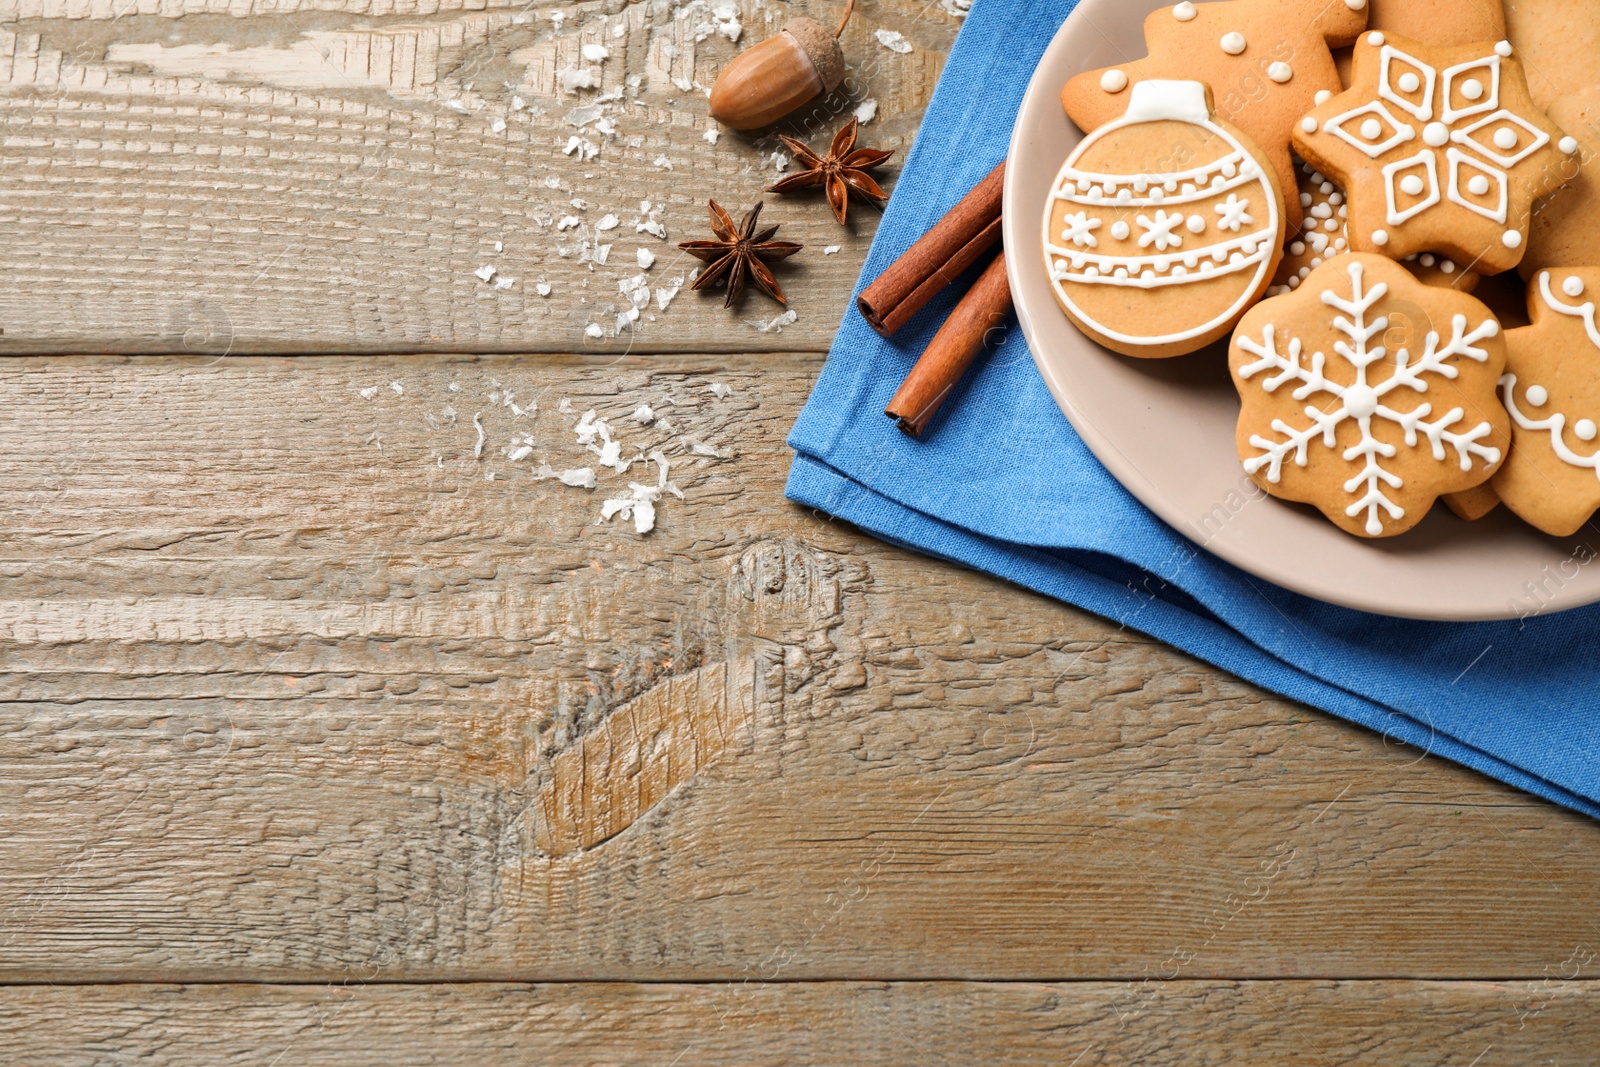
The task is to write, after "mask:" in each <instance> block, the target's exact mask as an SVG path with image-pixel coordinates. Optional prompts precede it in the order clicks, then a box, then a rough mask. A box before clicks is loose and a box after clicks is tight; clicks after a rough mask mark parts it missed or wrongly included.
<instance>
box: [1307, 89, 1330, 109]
mask: <svg viewBox="0 0 1600 1067" xmlns="http://www.w3.org/2000/svg"><path fill="white" fill-rule="evenodd" d="M1332 99H1333V91H1332V90H1331V89H1318V90H1317V95H1316V96H1315V97H1314V98H1313V99H1312V102H1313V103H1314V104H1316V106H1317V107H1321V106H1322V105H1323V104H1326V103H1327V102H1328V101H1329V100H1332Z"/></svg>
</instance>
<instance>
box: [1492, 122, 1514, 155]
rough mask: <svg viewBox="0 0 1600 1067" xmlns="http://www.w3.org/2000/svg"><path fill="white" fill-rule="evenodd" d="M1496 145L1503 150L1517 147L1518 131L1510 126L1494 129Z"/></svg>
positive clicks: (1507, 150) (1506, 150)
mask: <svg viewBox="0 0 1600 1067" xmlns="http://www.w3.org/2000/svg"><path fill="white" fill-rule="evenodd" d="M1494 146H1495V147H1496V148H1498V149H1500V150H1501V151H1503V152H1509V151H1511V150H1512V149H1513V148H1515V147H1517V131H1516V130H1513V129H1512V128H1511V127H1509V126H1502V127H1501V128H1500V129H1498V130H1496V131H1494Z"/></svg>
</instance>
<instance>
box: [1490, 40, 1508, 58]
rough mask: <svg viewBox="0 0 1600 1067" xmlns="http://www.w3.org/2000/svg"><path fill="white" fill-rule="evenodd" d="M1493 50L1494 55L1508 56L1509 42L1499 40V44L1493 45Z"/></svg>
mask: <svg viewBox="0 0 1600 1067" xmlns="http://www.w3.org/2000/svg"><path fill="white" fill-rule="evenodd" d="M1494 52H1495V55H1498V56H1509V55H1510V54H1511V42H1510V41H1501V42H1500V43H1499V44H1497V45H1495V46H1494Z"/></svg>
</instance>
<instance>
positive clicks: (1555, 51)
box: [1506, 0, 1600, 132]
mask: <svg viewBox="0 0 1600 1067" xmlns="http://www.w3.org/2000/svg"><path fill="white" fill-rule="evenodd" d="M1506 38H1507V39H1508V40H1509V41H1510V42H1511V43H1512V44H1513V45H1514V46H1516V49H1517V54H1518V55H1520V56H1521V57H1522V62H1523V65H1524V66H1526V67H1527V68H1528V88H1529V90H1530V91H1532V93H1533V102H1534V103H1536V104H1538V105H1539V106H1540V107H1542V108H1544V109H1546V110H1549V108H1550V106H1551V105H1553V104H1554V103H1555V102H1556V101H1557V100H1559V99H1560V98H1561V97H1563V96H1569V95H1571V94H1572V93H1576V92H1579V91H1580V90H1583V89H1587V88H1589V87H1590V86H1591V85H1600V8H1597V7H1596V6H1595V5H1594V4H1592V3H1583V2H1581V0H1506ZM1568 132H1572V131H1568Z"/></svg>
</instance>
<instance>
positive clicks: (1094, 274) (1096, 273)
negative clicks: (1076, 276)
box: [1083, 267, 1100, 278]
mask: <svg viewBox="0 0 1600 1067" xmlns="http://www.w3.org/2000/svg"><path fill="white" fill-rule="evenodd" d="M1083 276H1084V277H1085V278H1098V277H1100V268H1099V267H1090V268H1089V269H1088V270H1086V271H1084V272H1083Z"/></svg>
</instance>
